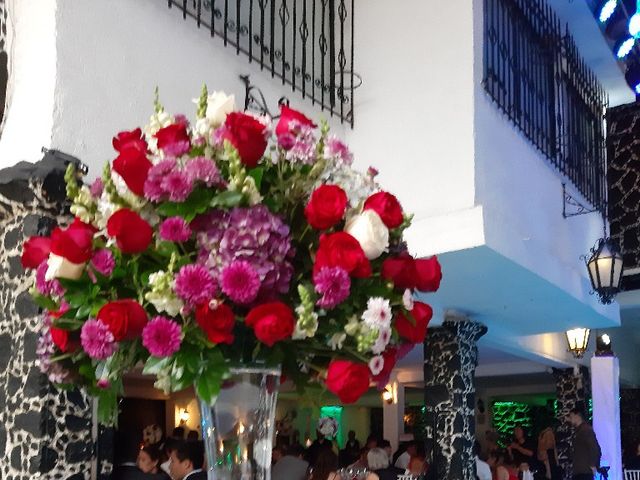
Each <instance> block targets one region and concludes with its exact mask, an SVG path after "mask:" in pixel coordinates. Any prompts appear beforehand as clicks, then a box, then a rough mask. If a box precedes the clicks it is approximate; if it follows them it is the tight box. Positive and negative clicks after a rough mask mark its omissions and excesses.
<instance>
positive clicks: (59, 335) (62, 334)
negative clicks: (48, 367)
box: [49, 327, 69, 353]
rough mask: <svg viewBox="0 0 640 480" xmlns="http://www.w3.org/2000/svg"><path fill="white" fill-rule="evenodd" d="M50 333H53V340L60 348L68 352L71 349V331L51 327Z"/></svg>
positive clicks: (63, 351)
mask: <svg viewBox="0 0 640 480" xmlns="http://www.w3.org/2000/svg"><path fill="white" fill-rule="evenodd" d="M49 333H51V340H53V343H54V344H55V346H56V347H58V350H60V351H61V352H62V353H67V352H68V351H69V332H67V331H66V330H63V329H62V328H56V327H51V328H49Z"/></svg>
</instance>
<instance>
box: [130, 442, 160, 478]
mask: <svg viewBox="0 0 640 480" xmlns="http://www.w3.org/2000/svg"><path fill="white" fill-rule="evenodd" d="M161 460H162V450H160V448H159V447H158V446H157V445H144V446H143V447H142V448H141V449H140V450H139V451H138V458H137V460H136V465H137V466H138V468H139V469H140V470H142V472H143V473H148V474H152V475H157V474H160V475H162V476H166V474H165V473H164V471H163V470H162V469H161V468H160V464H161V463H162V461H161Z"/></svg>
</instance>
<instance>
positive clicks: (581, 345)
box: [566, 328, 590, 358]
mask: <svg viewBox="0 0 640 480" xmlns="http://www.w3.org/2000/svg"><path fill="white" fill-rule="evenodd" d="M589 333H590V330H589V329H588V328H574V329H572V330H567V332H566V336H567V345H568V346H569V348H568V351H569V352H571V354H572V355H573V357H574V358H582V357H583V356H584V353H585V352H586V351H587V347H588V345H589Z"/></svg>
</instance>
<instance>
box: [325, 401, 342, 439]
mask: <svg viewBox="0 0 640 480" xmlns="http://www.w3.org/2000/svg"><path fill="white" fill-rule="evenodd" d="M343 411H344V407H342V406H340V405H325V406H324V407H320V418H325V417H330V418H333V419H334V420H335V421H336V423H337V424H338V433H336V441H337V442H338V446H339V447H340V448H344V435H343V434H342V413H343Z"/></svg>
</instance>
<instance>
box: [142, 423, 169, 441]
mask: <svg viewBox="0 0 640 480" xmlns="http://www.w3.org/2000/svg"><path fill="white" fill-rule="evenodd" d="M163 435H164V433H163V431H162V428H160V426H159V425H158V424H155V423H154V424H151V425H147V426H146V427H144V430H142V443H144V444H145V445H156V444H159V443H162V437H163Z"/></svg>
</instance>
